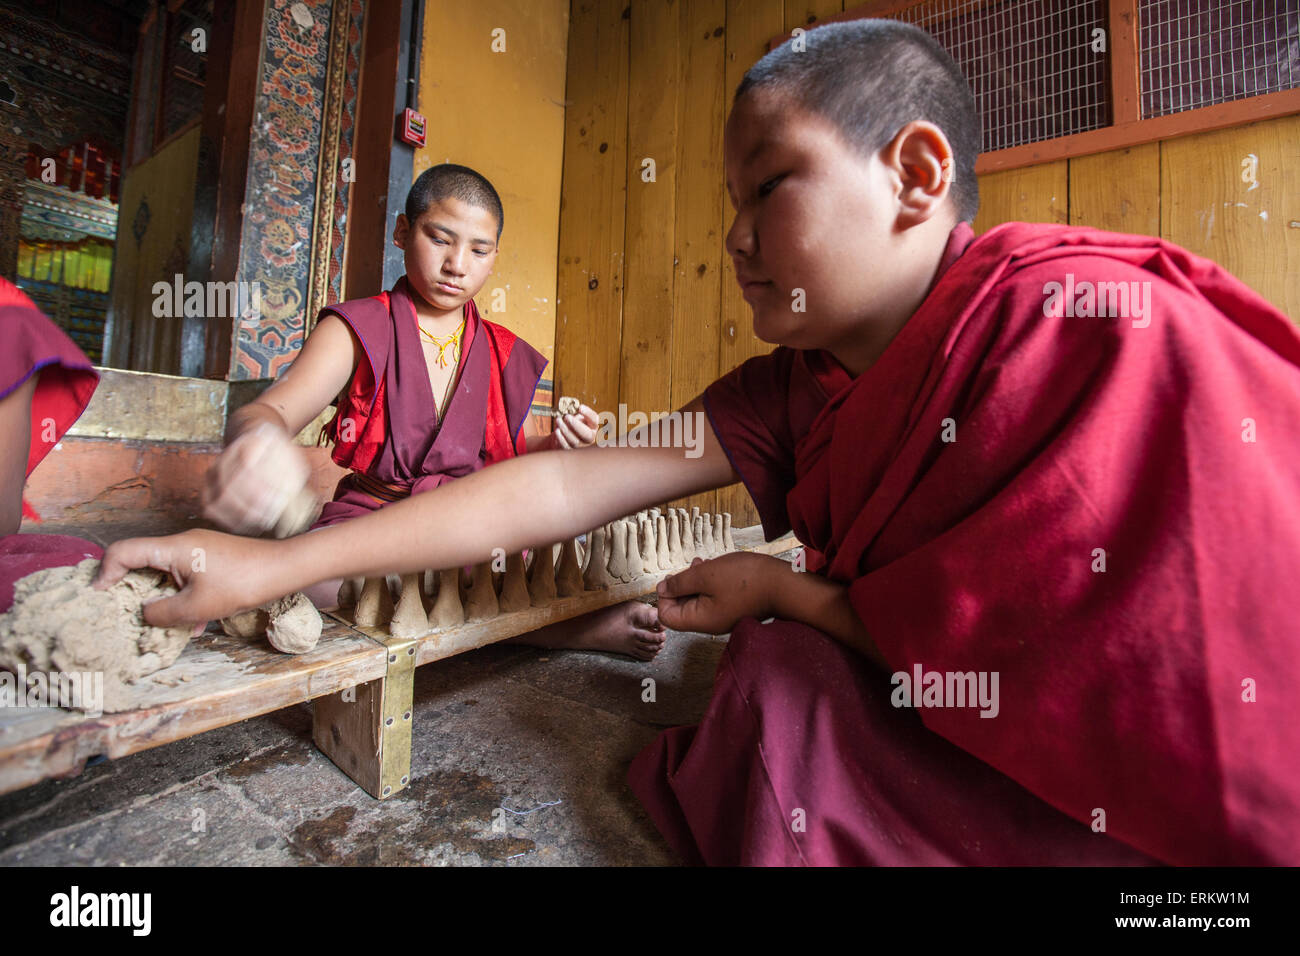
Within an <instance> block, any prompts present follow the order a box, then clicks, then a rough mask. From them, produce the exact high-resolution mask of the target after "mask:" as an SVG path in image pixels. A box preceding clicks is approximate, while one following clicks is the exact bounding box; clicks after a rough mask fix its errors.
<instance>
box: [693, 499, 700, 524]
mask: <svg viewBox="0 0 1300 956" xmlns="http://www.w3.org/2000/svg"><path fill="white" fill-rule="evenodd" d="M699 516H700V506H699V505H694V506H692V507H691V527H692V528H693V527H695V519H696V518H698V517H699Z"/></svg>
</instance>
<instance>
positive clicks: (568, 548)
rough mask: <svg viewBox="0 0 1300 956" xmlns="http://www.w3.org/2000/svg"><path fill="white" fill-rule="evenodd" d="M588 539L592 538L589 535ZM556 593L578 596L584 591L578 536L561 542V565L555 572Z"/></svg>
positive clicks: (562, 595)
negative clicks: (579, 561)
mask: <svg viewBox="0 0 1300 956" xmlns="http://www.w3.org/2000/svg"><path fill="white" fill-rule="evenodd" d="M587 540H588V541H591V538H590V537H588V538H587ZM548 547H549V546H548ZM555 593H556V594H558V595H559V596H560V597H577V596H578V595H579V594H581V593H582V571H580V570H579V569H578V541H577V539H576V538H567V539H566V540H565V541H564V542H562V543H561V544H560V566H559V568H558V569H557V570H556V572H555Z"/></svg>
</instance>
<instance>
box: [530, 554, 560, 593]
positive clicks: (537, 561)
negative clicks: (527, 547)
mask: <svg viewBox="0 0 1300 956" xmlns="http://www.w3.org/2000/svg"><path fill="white" fill-rule="evenodd" d="M554 600H555V548H554V547H553V546H551V545H549V544H544V545H542V546H541V547H538V548H533V565H532V567H530V568H529V569H528V602H529V603H530V604H531V605H532V606H533V607H546V605H548V604H550V603H551V602H552V601H554Z"/></svg>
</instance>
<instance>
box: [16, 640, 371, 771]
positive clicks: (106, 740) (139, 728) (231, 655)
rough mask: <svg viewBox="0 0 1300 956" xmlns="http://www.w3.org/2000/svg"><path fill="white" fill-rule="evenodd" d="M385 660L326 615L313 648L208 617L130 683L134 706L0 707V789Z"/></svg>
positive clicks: (350, 681) (276, 703) (319, 689)
mask: <svg viewBox="0 0 1300 956" xmlns="http://www.w3.org/2000/svg"><path fill="white" fill-rule="evenodd" d="M386 668H387V662H386V652H385V649H384V648H383V647H381V646H379V645H377V644H376V643H375V642H374V641H372V640H370V639H369V638H367V637H365V636H363V635H361V634H358V633H357V632H356V631H354V630H353V629H352V628H349V627H347V626H345V625H343V624H340V623H338V622H337V621H332V620H330V619H329V618H328V617H327V618H326V619H325V627H324V629H323V631H322V632H321V640H320V643H319V644H317V645H316V648H315V649H314V650H313V651H311V652H310V653H307V654H296V655H295V654H281V653H280V652H279V651H277V650H275V649H274V648H272V647H271V646H270V645H269V644H268V643H267V642H266V641H265V640H264V639H263V638H248V639H243V638H237V637H230V636H228V635H227V634H225V633H224V632H222V630H221V628H220V626H218V625H217V624H216V623H212V624H209V625H208V628H207V630H206V631H204V633H203V634H201V635H199V636H198V637H196V638H193V639H192V640H191V641H190V643H189V644H188V645H187V646H186V648H185V650H184V651H183V652H182V653H181V656H180V657H179V658H177V659H176V662H175V663H173V664H172V665H171V666H170V667H167V668H164V669H163V670H160V671H157V672H155V673H154V674H151V675H150V676H149V677H146V678H144V679H143V680H140V681H137V682H136V683H135V684H134V685H132V686H131V688H130V693H131V698H132V700H131V702H132V703H133V704H134V705H135V706H134V707H133V708H132V709H131V710H126V711H122V712H120V713H114V714H102V715H100V716H98V717H88V716H86V715H85V714H83V713H80V712H77V711H70V710H61V709H59V708H55V707H42V708H22V707H6V708H4V709H2V710H0V793H8V792H10V791H11V790H17V789H20V788H22V787H27V786H31V785H32V784H34V783H37V782H39V781H41V780H44V779H47V778H49V777H61V776H67V775H71V774H76V773H79V772H80V771H81V768H82V767H83V766H84V765H85V762H86V760H87V759H89V758H91V757H95V756H99V755H103V756H106V757H110V758H115V757H124V756H126V755H127V754H133V753H137V752H139V751H141V750H148V749H149V748H151V747H157V746H159V745H161V744H166V743H171V742H172V741H175V740H181V739H183V738H185V737H191V736H193V735H195V734H200V733H203V732H204V731H207V730H215V729H216V728H218V727H225V726H227V725H229V724H234V723H238V722H239V721H241V720H247V719H248V718H249V717H257V716H259V715H261V714H266V713H269V712H271V711H273V710H279V709H281V708H282V707H288V706H290V705H292V704H297V703H301V702H304V701H308V700H311V699H312V698H315V697H320V696H323V695H325V694H332V693H336V692H338V691H340V690H343V689H345V688H348V687H352V686H355V685H357V684H360V683H364V682H366V681H370V680H375V679H376V678H381V677H383V676H384V673H385V671H386Z"/></svg>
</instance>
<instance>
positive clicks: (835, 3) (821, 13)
mask: <svg viewBox="0 0 1300 956" xmlns="http://www.w3.org/2000/svg"><path fill="white" fill-rule="evenodd" d="M843 11H844V4H843V2H842V0H788V2H787V3H786V4H785V31H784V32H785V33H787V34H788V33H789V32H790V31H791V30H793V29H794V28H795V27H804V28H805V29H807V28H808V27H811V26H812V25H813V24H815V23H822V22H824V21H825V20H826V19H827V18H828V17H833V16H836V15H837V14H839V13H842V12H843ZM778 29H779V28H778ZM771 38H772V36H771V34H768V35H767V36H766V37H764V38H763V45H764V50H763V51H762V52H764V53H766V52H767V50H766V46H767V41H768V40H770V39H771ZM733 89H734V87H733Z"/></svg>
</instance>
